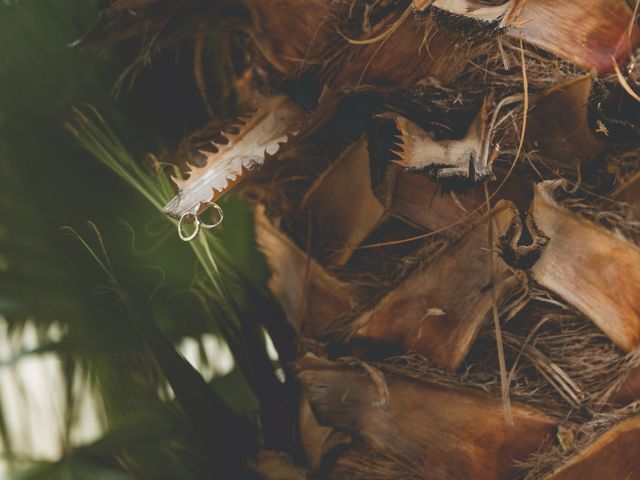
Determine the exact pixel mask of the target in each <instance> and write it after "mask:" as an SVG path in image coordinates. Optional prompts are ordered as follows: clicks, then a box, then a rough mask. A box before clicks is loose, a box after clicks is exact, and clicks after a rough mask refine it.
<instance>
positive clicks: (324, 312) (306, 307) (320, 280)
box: [255, 206, 357, 337]
mask: <svg viewBox="0 0 640 480" xmlns="http://www.w3.org/2000/svg"><path fill="white" fill-rule="evenodd" d="M255 225H256V237H257V241H258V245H259V247H260V249H261V250H262V252H263V253H264V254H265V256H266V258H267V262H268V264H269V267H270V268H271V278H270V279H269V289H270V290H271V292H272V293H273V295H274V296H275V297H276V299H277V300H278V302H279V303H280V305H281V306H282V308H283V310H284V311H285V313H286V315H287V318H288V319H289V321H290V322H291V324H292V325H293V326H294V327H295V328H296V329H297V330H298V331H299V332H301V333H304V334H305V335H308V336H311V337H318V336H320V335H322V334H323V333H324V332H325V331H326V330H327V329H329V328H330V325H331V320H333V319H335V318H336V317H339V316H340V315H342V314H344V312H349V311H350V310H351V308H352V306H353V304H354V303H355V299H356V297H357V293H356V291H355V288H354V287H352V286H351V285H349V284H347V283H345V282H343V281H341V280H339V279H337V278H336V277H334V276H333V275H331V274H330V273H329V272H327V271H326V270H325V269H324V268H323V267H322V266H321V265H320V264H319V263H318V262H317V261H316V260H314V259H313V258H311V257H310V256H309V255H308V254H306V253H304V252H303V251H302V250H300V249H299V248H298V246H297V245H295V244H294V243H293V241H291V239H289V238H288V237H287V236H286V235H285V234H284V233H283V232H281V231H280V230H279V229H278V228H276V227H275V226H274V225H273V224H272V223H271V222H270V221H269V219H268V218H267V216H266V214H265V212H264V207H261V206H258V207H256V209H255Z"/></svg>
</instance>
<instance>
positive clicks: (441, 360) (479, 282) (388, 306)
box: [351, 202, 518, 370]
mask: <svg viewBox="0 0 640 480" xmlns="http://www.w3.org/2000/svg"><path fill="white" fill-rule="evenodd" d="M516 216H517V212H515V209H514V208H513V206H512V205H511V204H508V203H506V202H501V203H498V204H497V205H496V207H495V211H494V212H493V213H492V214H491V215H486V216H485V217H484V218H483V219H482V220H480V221H479V222H478V223H477V225H476V226H475V227H474V228H473V229H472V230H471V231H470V232H468V233H467V234H466V235H464V236H462V237H461V238H460V239H459V240H458V241H457V242H455V243H453V244H452V245H451V246H450V247H448V248H447V249H445V250H444V251H443V252H441V253H440V254H439V255H438V256H437V257H436V258H435V259H434V260H433V261H432V262H430V263H428V264H426V265H424V266H422V267H420V268H419V269H417V270H416V271H415V272H413V273H412V274H410V275H409V276H408V277H407V278H406V279H405V280H404V281H403V282H402V283H401V284H400V285H399V286H398V287H397V288H395V289H394V290H393V291H391V292H390V293H389V294H388V295H387V296H386V297H384V298H383V299H382V300H381V301H380V302H379V303H378V304H377V305H376V306H375V307H374V308H373V309H371V310H370V311H368V312H366V313H364V314H363V315H362V316H361V317H360V318H358V319H357V320H356V321H355V322H354V327H353V328H354V333H353V336H352V338H351V341H352V342H353V343H354V344H355V345H358V347H359V350H360V349H364V351H365V352H366V353H367V354H375V353H376V352H378V354H380V353H382V354H389V353H391V354H398V353H404V352H416V353H419V354H422V355H425V356H427V357H428V358H430V359H431V360H432V361H433V362H434V363H435V364H436V365H438V366H440V367H442V368H446V369H452V370H455V369H456V368H457V367H458V366H459V365H460V363H461V362H462V360H463V359H464V357H465V355H466V354H467V352H468V350H469V348H470V346H471V345H472V343H473V341H474V339H475V337H476V335H477V334H478V332H479V331H480V328H481V327H482V326H483V324H484V322H485V320H486V319H487V316H488V314H489V312H490V311H491V308H492V306H493V300H492V298H493V294H492V289H493V290H494V291H495V294H496V299H497V301H498V302H499V301H500V299H502V298H503V297H504V296H505V295H507V294H508V292H509V291H510V290H511V289H513V288H514V287H515V286H516V285H517V284H518V280H517V277H516V276H514V275H513V274H512V273H511V269H510V268H509V267H508V266H507V265H506V264H505V263H504V262H502V260H500V257H499V256H498V255H497V254H496V252H495V249H494V246H493V245H491V244H490V243H489V228H490V223H491V222H493V223H494V227H493V228H494V234H495V236H496V237H495V238H498V237H499V236H500V235H502V234H503V233H506V231H507V229H508V228H509V225H510V224H511V222H512V221H513V219H514V218H515V217H516ZM492 263H493V264H494V276H493V277H492V275H491V272H492V269H491V264H492ZM492 278H493V279H494V282H493V285H491V280H492Z"/></svg>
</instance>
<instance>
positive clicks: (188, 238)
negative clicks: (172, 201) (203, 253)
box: [178, 212, 201, 242]
mask: <svg viewBox="0 0 640 480" xmlns="http://www.w3.org/2000/svg"><path fill="white" fill-rule="evenodd" d="M187 217H192V218H193V219H194V220H193V222H194V223H195V224H196V228H195V229H194V230H193V232H191V234H190V235H185V233H184V229H183V226H184V222H185V221H186V219H187ZM200 226H201V222H200V219H199V218H198V215H196V214H195V213H193V212H187V213H184V214H182V216H181V217H180V221H179V222H178V235H180V240H182V241H183V242H190V241H191V240H193V239H194V238H196V237H197V236H198V234H199V233H200Z"/></svg>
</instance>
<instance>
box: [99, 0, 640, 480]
mask: <svg viewBox="0 0 640 480" xmlns="http://www.w3.org/2000/svg"><path fill="white" fill-rule="evenodd" d="M138 3H140V5H138ZM154 3H159V2H153V1H151V0H149V1H146V2H125V1H124V0H120V1H116V2H114V3H113V4H112V6H111V7H110V8H109V9H108V10H107V13H106V14H105V15H104V16H103V18H102V22H103V23H102V24H100V25H98V26H97V27H96V28H95V29H94V30H93V31H92V34H91V35H90V37H89V39H90V40H91V42H96V41H98V40H99V39H100V38H104V39H105V41H108V42H110V41H112V40H114V39H116V38H117V35H114V34H113V31H114V29H116V27H117V24H115V23H114V22H115V21H116V20H114V19H117V18H118V17H119V15H123V16H124V17H123V18H122V22H123V24H124V25H125V27H126V31H124V32H122V36H129V35H131V32H132V29H135V27H136V24H135V22H134V21H133V19H132V17H131V15H130V12H131V11H138V12H139V13H140V18H139V22H140V23H138V25H137V27H138V28H139V29H140V32H142V31H144V32H145V34H147V33H148V32H147V29H151V30H153V29H154V28H155V27H156V26H157V25H159V24H162V22H161V21H160V20H159V17H162V16H163V15H167V16H168V17H167V18H166V19H165V20H166V21H167V22H168V23H170V24H171V25H172V27H173V28H172V29H171V30H170V32H166V31H164V30H163V29H162V28H157V32H156V33H157V35H158V36H159V37H161V38H165V37H167V38H165V40H167V39H168V38H170V37H172V36H173V35H175V34H177V32H180V31H183V30H184V28H187V27H188V26H193V22H194V16H193V15H192V13H193V12H195V11H198V9H204V10H207V7H206V6H205V3H206V2H202V1H197V0H192V1H190V2H185V5H184V6H183V7H180V8H178V9H177V12H174V13H173V14H172V15H173V16H171V15H169V14H168V13H166V12H165V10H164V7H163V8H160V7H158V8H157V9H155V8H154V7H153V4H154ZM222 3H224V5H222V4H221V6H220V7H216V9H214V7H211V9H212V10H216V12H218V13H220V15H221V16H222V17H221V18H224V20H225V22H228V23H229V24H232V25H234V26H235V27H234V28H231V29H229V30H224V32H225V35H228V36H229V38H231V39H235V40H234V41H233V42H232V41H231V40H229V39H228V43H233V44H235V45H238V44H240V45H243V46H244V48H245V50H244V51H243V52H244V54H245V57H246V58H244V57H243V62H236V64H238V65H239V64H241V66H238V71H237V72H236V74H237V77H238V78H239V79H240V80H239V81H238V87H237V88H238V90H239V93H238V95H239V97H240V98H241V99H243V102H245V103H249V104H250V103H251V102H247V101H246V99H247V98H251V97H255V98H259V99H260V100H259V102H258V104H257V110H256V113H255V114H254V116H252V117H248V118H245V119H244V120H243V121H242V123H241V125H239V126H236V127H235V130H234V129H233V127H232V129H231V130H229V129H227V130H226V132H227V133H226V134H225V135H223V136H225V137H226V142H224V143H223V144H220V143H218V144H217V146H215V147H213V146H210V148H207V146H204V147H203V148H202V150H203V151H204V152H206V153H205V155H206V157H207V158H206V163H205V164H204V165H202V164H200V165H197V168H192V169H191V171H190V172H189V173H188V174H190V176H189V177H188V178H186V179H185V180H177V181H176V183H177V184H178V186H179V191H178V193H177V196H176V199H174V200H173V201H172V202H171V203H170V204H169V205H168V206H167V209H166V211H167V212H168V213H170V214H172V215H175V216H178V217H180V216H181V215H184V214H185V213H189V212H193V213H194V214H196V213H198V212H199V211H200V209H201V208H203V207H204V206H205V205H207V203H208V202H210V201H211V200H215V199H216V198H217V197H218V196H220V195H221V194H223V193H225V192H227V191H228V190H231V189H232V188H235V190H234V193H237V194H240V195H243V196H244V197H245V198H246V199H247V200H248V201H249V203H250V204H251V205H252V206H253V208H254V211H255V226H256V235H257V240H258V244H259V247H260V249H261V250H262V251H263V252H264V254H265V256H266V259H267V262H268V265H269V267H270V269H271V277H270V280H269V283H268V286H269V288H270V290H271V293H272V294H273V296H274V297H275V298H276V300H278V301H279V303H280V305H281V306H282V309H283V311H284V314H285V315H286V317H287V319H288V321H289V322H290V323H291V324H292V325H293V327H294V329H295V331H296V332H297V341H296V345H295V347H296V351H297V360H295V361H293V362H292V363H291V364H289V365H286V367H287V368H286V369H285V370H286V371H287V372H288V374H289V375H290V376H295V377H296V378H297V381H298V382H299V384H300V385H301V387H302V388H301V392H298V393H297V395H298V397H297V398H295V399H294V401H292V402H290V403H291V404H297V405H298V406H299V411H298V412H297V415H298V419H299V421H298V428H297V432H295V435H293V439H294V440H296V442H297V444H298V447H296V448H294V449H293V450H292V451H291V452H285V453H288V454H290V456H291V457H290V458H288V457H283V456H282V455H281V454H279V453H274V452H268V453H266V452H263V454H262V455H260V456H259V458H254V459H250V462H251V464H252V465H254V467H255V469H256V470H257V471H258V472H260V473H261V474H262V475H263V476H264V477H265V478H272V479H277V478H296V479H297V478H310V479H314V478H317V479H368V480H371V479H427V480H432V479H437V480H463V479H464V480H466V479H473V480H492V479H504V480H507V479H547V480H560V479H582V480H602V479H612V480H613V479H620V480H622V479H640V454H639V450H638V445H639V442H640V411H639V404H638V403H637V402H638V400H640V360H639V359H640V353H638V352H640V247H639V242H640V213H639V212H640V201H639V200H638V199H640V193H638V192H640V173H639V172H638V168H639V167H640V97H638V93H639V92H640V54H639V53H638V51H637V50H636V49H638V45H639V43H640V29H639V27H638V24H637V15H638V3H639V2H635V1H633V2H627V1H626V0H576V1H572V2H557V1H551V0H526V1H523V0H503V1H500V0H497V1H488V0H483V1H474V0H435V1H424V0H421V1H418V0H414V1H409V0H405V1H400V0H371V1H362V2H357V1H352V0H305V1H300V0H298V1H294V0H278V1H273V0H251V1H249V0H247V1H241V0H237V1H231V0H227V1H226V2H222ZM124 4H131V5H129V9H128V10H127V12H128V13H126V14H125V13H124V12H125V10H124V9H123V5H124ZM207 11H209V10H207ZM152 12H153V15H152V14H151V13H152ZM163 12H165V13H163ZM180 15H182V17H180ZM225 15H226V16H225ZM169 17H170V18H169ZM180 18H183V19H184V20H185V22H187V26H186V27H184V26H183V28H178V26H176V25H174V24H173V22H174V21H175V22H178V23H179V20H180ZM202 18H208V17H206V16H205V17H202ZM169 20H171V22H169ZM223 23H224V22H223ZM197 25H198V28H199V29H202V28H203V26H202V24H201V23H197ZM125 27H123V28H125ZM198 31H200V30H198ZM165 34H166V35H165ZM234 35H236V36H238V37H239V38H240V39H241V40H242V41H238V40H237V38H236V37H234ZM251 89H254V90H255V91H256V92H259V93H253V94H251V93H247V92H248V91H250V90H251ZM205 131H206V130H205ZM223 132H225V130H223ZM201 136H202V135H200V137H201ZM211 140H214V137H211ZM177 163H178V164H179V165H181V166H182V167H184V166H185V165H186V164H187V163H188V162H187V161H186V160H185V159H184V158H183V159H179V161H178V162H177ZM193 163H197V162H193ZM201 163H202V162H201ZM241 180H242V181H241ZM236 187H237V188H236ZM263 416H264V413H263ZM301 451H302V452H303V454H301V453H300V452H301ZM292 459H295V462H294V461H293V460H292Z"/></svg>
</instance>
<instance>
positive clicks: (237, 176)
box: [163, 95, 303, 218]
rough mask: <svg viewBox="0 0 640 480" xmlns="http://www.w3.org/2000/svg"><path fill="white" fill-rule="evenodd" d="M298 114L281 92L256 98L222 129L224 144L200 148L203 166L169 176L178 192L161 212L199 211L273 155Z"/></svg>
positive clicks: (175, 216)
mask: <svg viewBox="0 0 640 480" xmlns="http://www.w3.org/2000/svg"><path fill="white" fill-rule="evenodd" d="M302 117H303V112H302V109H301V108H300V107H299V106H298V105H296V104H295V103H294V102H293V101H292V100H290V99H289V98H288V97H287V96H285V95H276V96H273V97H267V98H263V99H260V100H259V101H258V104H257V107H256V109H255V111H254V112H253V113H252V114H251V115H250V116H248V117H246V118H245V119H243V120H242V123H241V124H239V125H237V126H234V127H231V128H229V129H228V130H227V131H226V132H224V136H225V138H226V140H227V142H228V143H227V144H226V145H225V144H213V142H212V145H211V147H212V149H215V150H216V151H215V152H211V151H206V150H203V151H202V153H203V154H204V155H205V157H206V160H205V164H204V165H203V166H193V168H191V170H190V171H189V172H187V174H188V178H187V179H178V178H173V181H174V182H175V183H176V185H177V186H178V187H179V192H178V194H177V195H176V196H175V197H174V198H173V199H172V200H171V201H170V202H169V203H168V204H167V205H166V206H165V207H164V209H163V212H164V213H166V214H168V215H171V216H172V217H174V218H181V217H182V216H183V215H185V214H187V213H199V212H200V210H201V209H202V208H203V206H204V205H206V203H207V202H212V201H214V200H215V199H217V198H218V197H219V196H220V195H223V194H224V193H225V192H226V191H227V190H229V189H230V188H231V187H232V186H233V185H234V184H235V183H236V182H237V181H239V180H241V179H242V177H243V174H244V172H245V171H246V170H251V169H253V168H256V167H259V166H260V165H262V163H263V162H264V161H265V159H266V158H268V157H269V156H271V155H274V154H275V153H276V152H277V151H278V150H279V148H280V145H281V144H283V143H285V142H286V140H287V138H288V137H289V135H290V134H292V133H293V132H295V129H296V128H297V126H298V124H299V122H300V121H301V119H302Z"/></svg>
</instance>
